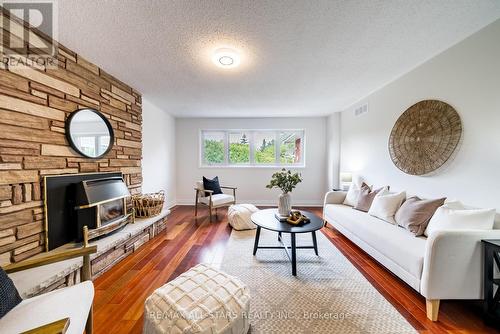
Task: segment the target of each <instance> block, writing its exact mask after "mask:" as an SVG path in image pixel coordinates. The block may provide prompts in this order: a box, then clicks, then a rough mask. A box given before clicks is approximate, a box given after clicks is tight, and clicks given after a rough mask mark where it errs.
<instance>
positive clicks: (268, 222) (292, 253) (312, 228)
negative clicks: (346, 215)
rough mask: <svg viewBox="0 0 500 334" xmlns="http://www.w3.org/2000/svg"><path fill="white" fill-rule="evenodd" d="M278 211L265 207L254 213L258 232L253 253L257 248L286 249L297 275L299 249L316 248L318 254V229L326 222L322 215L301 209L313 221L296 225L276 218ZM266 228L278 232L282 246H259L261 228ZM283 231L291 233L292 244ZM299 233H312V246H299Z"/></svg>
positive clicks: (294, 273)
mask: <svg viewBox="0 0 500 334" xmlns="http://www.w3.org/2000/svg"><path fill="white" fill-rule="evenodd" d="M277 212H278V210H277V209H265V210H260V211H257V212H255V213H254V214H252V217H251V219H252V222H253V223H254V224H255V225H257V232H256V234H255V243H254V246H253V255H255V254H257V249H284V250H285V253H286V255H287V256H288V259H289V260H290V261H291V262H292V275H293V276H297V254H296V250H297V249H314V252H315V253H316V255H318V242H317V240H316V231H317V230H319V229H321V228H322V227H323V226H324V225H325V222H324V221H323V219H321V218H320V217H318V216H316V215H315V214H313V213H311V212H309V211H300V212H301V213H302V214H303V215H304V216H306V217H307V218H309V219H310V220H311V221H310V222H309V223H308V224H304V225H302V226H294V225H291V224H288V223H287V222H280V221H279V220H278V219H276V217H275V214H276V213H277ZM261 229H266V230H270V231H274V232H278V241H279V242H280V244H281V246H259V238H260V230H261ZM283 233H290V239H291V243H292V244H291V246H290V247H289V246H287V245H286V244H285V243H284V241H283V238H282V234H283ZM297 233H311V236H312V242H313V245H312V246H297V245H296V240H295V235H296V234H297Z"/></svg>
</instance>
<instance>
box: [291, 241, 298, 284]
mask: <svg viewBox="0 0 500 334" xmlns="http://www.w3.org/2000/svg"><path fill="white" fill-rule="evenodd" d="M290 236H291V239H292V275H293V276H297V254H296V248H295V247H296V245H295V233H290Z"/></svg>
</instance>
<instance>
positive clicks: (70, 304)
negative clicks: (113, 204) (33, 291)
mask: <svg viewBox="0 0 500 334" xmlns="http://www.w3.org/2000/svg"><path fill="white" fill-rule="evenodd" d="M96 251H97V246H88V245H86V246H84V247H82V248H78V249H70V250H64V251H59V252H51V253H47V254H44V255H43V256H40V257H35V258H34V259H28V260H26V261H23V262H19V263H14V264H11V265H8V266H5V267H3V269H4V270H5V272H6V273H7V274H9V273H14V272H18V271H22V270H26V269H31V268H35V267H39V266H43V265H47V264H50V263H55V262H59V261H64V260H68V259H72V258H76V257H83V268H82V270H81V274H80V277H81V279H82V283H79V284H76V285H73V286H70V287H66V288H62V289H57V290H54V291H51V292H48V293H45V294H42V295H39V296H36V297H32V298H28V299H24V300H23V301H22V302H21V303H20V304H18V305H17V306H16V307H14V308H13V309H12V310H10V311H9V312H8V313H7V314H6V315H5V316H4V317H3V318H1V319H0V328H1V330H0V332H2V333H4V334H16V333H38V334H42V333H44V334H49V333H53V334H56V333H57V334H60V333H67V334H82V333H83V332H84V331H85V333H87V334H92V332H93V323H92V320H93V316H92V302H93V299H94V285H93V284H92V281H91V269H90V254H92V253H95V252H96Z"/></svg>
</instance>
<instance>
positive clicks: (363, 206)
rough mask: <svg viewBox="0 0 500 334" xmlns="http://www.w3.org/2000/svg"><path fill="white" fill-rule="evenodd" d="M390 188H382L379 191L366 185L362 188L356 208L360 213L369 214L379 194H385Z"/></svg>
mask: <svg viewBox="0 0 500 334" xmlns="http://www.w3.org/2000/svg"><path fill="white" fill-rule="evenodd" d="M388 188H389V187H382V188H379V189H375V190H373V191H372V190H371V189H370V187H368V185H366V184H364V185H363V187H361V191H360V192H359V196H358V202H357V203H356V206H354V208H355V209H356V210H359V211H363V212H368V210H370V206H371V205H372V202H373V199H374V198H375V196H377V194H379V193H385V192H387V191H388Z"/></svg>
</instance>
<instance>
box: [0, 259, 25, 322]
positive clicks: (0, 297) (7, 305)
mask: <svg viewBox="0 0 500 334" xmlns="http://www.w3.org/2000/svg"><path fill="white" fill-rule="evenodd" d="M22 300H23V299H22V298H21V296H19V292H18V291H17V289H16V287H15V285H14V282H12V280H11V279H10V277H9V276H7V273H6V272H5V271H4V270H3V269H2V267H0V319H1V318H3V316H4V315H6V314H7V312H9V311H10V310H12V309H13V308H14V307H16V306H17V305H18V304H19V303H20V302H22Z"/></svg>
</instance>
